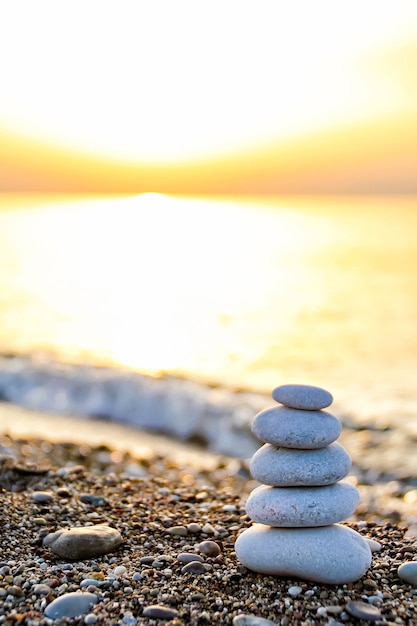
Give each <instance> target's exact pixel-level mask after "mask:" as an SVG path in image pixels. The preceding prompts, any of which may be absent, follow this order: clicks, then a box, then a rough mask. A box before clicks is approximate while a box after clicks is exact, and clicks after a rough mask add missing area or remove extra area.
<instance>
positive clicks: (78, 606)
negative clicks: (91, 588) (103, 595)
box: [44, 591, 98, 619]
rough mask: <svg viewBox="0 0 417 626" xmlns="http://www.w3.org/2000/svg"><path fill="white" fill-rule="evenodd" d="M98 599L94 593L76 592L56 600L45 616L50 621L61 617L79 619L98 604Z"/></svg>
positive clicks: (47, 608)
mask: <svg viewBox="0 0 417 626" xmlns="http://www.w3.org/2000/svg"><path fill="white" fill-rule="evenodd" d="M97 601H98V598H97V596H96V595H95V594H94V593H88V592H84V593H80V592H78V591H74V592H71V593H66V594H64V595H63V596H59V598H55V600H53V601H52V602H51V604H48V606H47V607H46V608H45V611H44V613H45V615H46V617H49V618H50V619H61V617H78V616H79V615H84V613H87V611H89V610H90V608H91V606H92V605H93V604H97Z"/></svg>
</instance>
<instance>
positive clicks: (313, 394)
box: [272, 385, 333, 411]
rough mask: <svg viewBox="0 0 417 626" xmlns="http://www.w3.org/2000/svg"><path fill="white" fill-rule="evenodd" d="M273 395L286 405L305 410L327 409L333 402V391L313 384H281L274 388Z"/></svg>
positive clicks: (277, 400)
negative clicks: (330, 391)
mask: <svg viewBox="0 0 417 626" xmlns="http://www.w3.org/2000/svg"><path fill="white" fill-rule="evenodd" d="M272 397H273V398H274V400H276V402H280V403H281V404H284V405H285V406H288V407H291V408H293V409H303V410H305V411H318V410H319V409H325V408H326V407H327V406H330V405H331V403H332V402H333V396H332V394H331V393H329V392H328V391H326V390H325V389H322V388H321V387H313V386H311V385H281V386H280V387H276V388H275V389H274V390H273V392H272Z"/></svg>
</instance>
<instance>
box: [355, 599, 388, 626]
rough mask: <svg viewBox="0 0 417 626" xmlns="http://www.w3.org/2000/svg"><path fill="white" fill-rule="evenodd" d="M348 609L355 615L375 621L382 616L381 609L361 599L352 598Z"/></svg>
mask: <svg viewBox="0 0 417 626" xmlns="http://www.w3.org/2000/svg"><path fill="white" fill-rule="evenodd" d="M346 611H347V612H348V613H349V614H350V615H352V616H353V617H357V618H358V619H364V620H367V621H369V622H374V621H376V620H379V619H381V618H382V613H381V611H380V610H379V609H378V608H377V607H376V606H373V605H372V604H368V603H367V602H362V601H361V600H352V601H351V602H348V603H347V605H346Z"/></svg>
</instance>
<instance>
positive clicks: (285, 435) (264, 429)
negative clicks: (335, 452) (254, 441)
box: [252, 406, 342, 450]
mask: <svg viewBox="0 0 417 626" xmlns="http://www.w3.org/2000/svg"><path fill="white" fill-rule="evenodd" d="M252 432H253V434H254V435H255V437H257V438H258V439H260V440H261V441H264V442H265V443H272V444H273V445H275V446H282V447H284V448H298V449H306V450H314V449H316V448H325V447H326V446H328V445H329V444H330V443H333V441H336V439H337V438H338V437H339V435H340V433H341V432H342V424H341V423H340V420H339V419H338V418H337V417H335V416H334V415H332V414H331V413H327V411H303V410H300V409H289V408H288V407H285V406H281V407H280V406H274V407H272V408H270V409H265V410H264V411H261V412H260V413H258V414H257V415H256V416H255V418H254V420H253V423H252Z"/></svg>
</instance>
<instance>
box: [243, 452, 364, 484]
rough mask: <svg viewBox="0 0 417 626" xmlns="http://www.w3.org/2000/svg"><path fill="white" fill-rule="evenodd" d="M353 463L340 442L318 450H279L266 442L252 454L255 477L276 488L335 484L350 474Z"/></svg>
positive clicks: (251, 467) (252, 467) (252, 472)
mask: <svg viewBox="0 0 417 626" xmlns="http://www.w3.org/2000/svg"><path fill="white" fill-rule="evenodd" d="M351 467H352V461H351V458H350V456H349V455H348V453H347V452H346V450H345V449H344V448H343V446H341V445H340V443H337V442H334V443H331V444H330V445H328V446H326V447H325V448H318V449H316V450H297V449H295V448H277V447H276V446H273V445H272V444H270V443H266V444H265V445H263V446H262V448H259V450H258V451H257V452H256V453H255V454H254V455H253V457H252V461H251V464H250V471H251V474H252V476H253V478H254V479H255V480H257V481H259V482H260V483H263V484H264V485H272V486H273V487H302V486H304V487H308V486H320V485H332V484H333V483H336V482H337V481H338V480H342V478H345V476H347V475H348V474H349V472H350V469H351Z"/></svg>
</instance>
